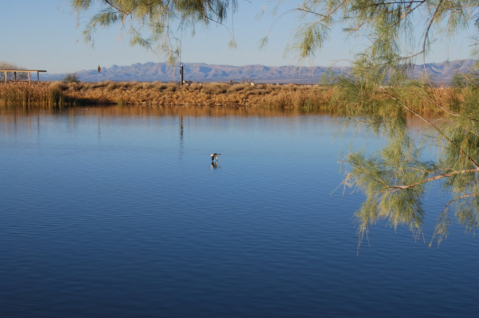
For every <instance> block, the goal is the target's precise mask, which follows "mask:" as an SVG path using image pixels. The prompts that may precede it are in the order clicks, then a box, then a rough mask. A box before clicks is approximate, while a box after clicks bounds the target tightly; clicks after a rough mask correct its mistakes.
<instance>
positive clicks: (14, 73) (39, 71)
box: [0, 70, 47, 83]
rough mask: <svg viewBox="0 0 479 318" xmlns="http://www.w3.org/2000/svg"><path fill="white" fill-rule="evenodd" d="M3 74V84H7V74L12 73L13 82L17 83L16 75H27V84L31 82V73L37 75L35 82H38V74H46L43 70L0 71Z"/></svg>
mask: <svg viewBox="0 0 479 318" xmlns="http://www.w3.org/2000/svg"><path fill="white" fill-rule="evenodd" d="M0 72H3V73H4V74H5V83H7V75H8V73H13V80H14V81H17V73H28V83H30V82H31V79H32V73H37V82H38V83H39V82H40V73H46V72H47V71H45V70H0Z"/></svg>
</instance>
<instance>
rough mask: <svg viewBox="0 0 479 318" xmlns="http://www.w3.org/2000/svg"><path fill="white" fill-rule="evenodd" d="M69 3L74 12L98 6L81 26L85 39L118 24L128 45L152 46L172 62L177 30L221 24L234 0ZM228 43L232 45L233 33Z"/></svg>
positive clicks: (90, 0) (91, 39)
mask: <svg viewBox="0 0 479 318" xmlns="http://www.w3.org/2000/svg"><path fill="white" fill-rule="evenodd" d="M70 4H71V6H72V8H73V9H74V10H75V11H76V12H77V14H78V15H80V14H81V13H84V12H87V11H89V10H91V9H94V8H95V6H96V5H98V6H100V8H101V9H100V10H99V12H98V13H96V14H95V15H94V16H93V17H92V18H91V19H90V22H89V23H88V25H87V27H86V29H85V30H84V38H85V41H86V42H91V43H92V44H93V43H94V32H95V30H96V29H97V28H98V27H110V26H113V25H116V24H120V26H121V29H122V32H123V34H125V35H127V36H129V41H130V44H131V45H139V46H142V47H145V48H148V49H153V50H155V52H158V53H160V54H164V55H166V56H167V57H168V60H169V61H170V62H173V61H174V60H175V59H176V58H177V57H178V56H179V54H180V43H179V38H178V35H177V34H178V31H179V30H189V31H191V32H192V34H194V32H195V27H196V26H198V25H202V26H207V25H209V24H210V23H216V24H220V25H222V24H223V21H224V20H225V19H226V18H227V16H228V14H229V12H234V11H235V9H236V7H237V0H98V1H94V0H70ZM229 10H231V11H229ZM173 25H178V29H173ZM145 33H146V34H147V35H148V36H145V35H144V34H145ZM229 45H230V46H232V47H235V46H236V42H234V37H233V40H231V41H230V43H229Z"/></svg>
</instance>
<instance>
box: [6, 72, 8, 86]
mask: <svg viewBox="0 0 479 318" xmlns="http://www.w3.org/2000/svg"><path fill="white" fill-rule="evenodd" d="M7 74H8V73H7V71H5V84H7Z"/></svg>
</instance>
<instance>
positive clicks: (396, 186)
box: [0, 106, 479, 242]
mask: <svg viewBox="0 0 479 318" xmlns="http://www.w3.org/2000/svg"><path fill="white" fill-rule="evenodd" d="M314 115H324V112H323V113H321V112H317V113H316V114H315V113H308V116H314ZM328 115H329V116H331V114H328ZM0 116H1V121H2V122H3V123H4V125H2V126H3V132H4V133H5V134H8V133H9V130H10V129H12V128H13V129H14V130H16V129H17V125H18V123H22V124H23V123H26V124H27V125H28V127H29V129H31V127H32V126H36V130H37V134H38V135H39V134H40V131H41V120H40V119H41V117H42V116H52V117H58V118H63V117H66V118H69V119H70V121H71V122H70V124H71V126H72V127H73V129H76V128H75V127H76V125H77V121H78V119H79V118H85V117H86V118H88V117H96V118H97V120H96V124H97V136H98V140H99V141H100V140H101V138H102V125H103V124H104V123H103V118H105V117H108V118H124V119H130V118H136V119H140V120H144V121H145V122H147V121H149V120H150V119H151V118H155V117H159V118H165V117H166V118H168V117H171V118H175V119H176V118H177V119H178V122H177V123H178V126H179V128H178V129H179V139H178V142H179V147H178V156H179V158H184V156H185V153H184V151H185V150H184V149H185V143H186V140H185V125H188V124H189V123H190V122H189V121H188V119H189V118H199V119H201V118H287V121H288V122H293V121H295V120H296V121H298V122H299V121H300V120H302V116H304V114H303V113H302V112H301V111H300V110H290V109H288V110H283V109H268V108H257V107H256V108H224V107H195V106H182V107H178V106H175V107H168V106H160V107H152V108H146V107H115V106H111V107H94V108H91V107H89V108H81V107H80V108H66V109H38V108H27V107H18V108H5V107H3V108H0ZM338 117H340V116H338ZM440 120H441V117H428V118H427V120H426V121H425V120H421V119H419V118H417V117H414V116H410V115H408V114H407V113H405V112H400V111H397V112H391V113H389V114H387V115H383V116H375V117H374V116H371V117H347V120H346V121H345V122H344V123H345V125H347V126H348V127H350V128H351V127H354V128H355V129H359V130H361V129H363V130H367V131H370V132H375V133H376V134H377V135H380V136H381V138H384V139H385V140H387V143H386V144H385V146H384V147H382V148H381V149H379V150H377V151H375V152H374V153H372V154H371V153H369V154H367V153H366V152H365V151H354V150H352V151H351V152H350V153H349V154H348V156H347V159H346V160H345V161H344V163H345V167H344V168H345V170H346V176H345V179H344V182H343V183H344V185H345V186H347V187H351V188H353V189H356V190H359V191H361V192H362V193H363V194H364V195H365V201H364V202H363V204H362V205H361V207H360V209H359V210H358V211H357V212H356V213H355V218H356V221H357V223H358V231H359V235H360V238H361V239H362V238H363V237H364V236H365V235H367V234H368V231H369V229H370V227H371V226H372V225H374V224H376V223H378V222H380V221H382V220H385V221H387V222H388V223H389V224H390V225H391V226H392V227H393V228H397V227H398V226H401V225H403V226H406V227H407V228H409V229H410V231H411V232H412V233H413V234H414V236H415V237H416V238H419V237H420V236H421V235H422V231H423V226H424V222H425V217H426V216H425V214H426V212H425V210H424V208H423V203H422V201H423V199H424V197H425V196H426V195H427V194H428V193H429V192H428V190H430V189H429V188H430V187H431V185H430V184H431V183H433V182H436V181H439V182H441V183H440V184H441V187H442V189H443V191H444V195H450V196H451V198H450V201H448V202H447V203H446V204H445V206H444V208H443V209H442V211H439V217H438V222H437V225H436V229H435V230H434V234H433V235H434V236H436V237H437V238H438V241H439V242H440V241H441V240H442V239H444V238H446V237H447V235H448V228H449V225H450V224H451V223H453V222H454V221H455V222H458V223H460V224H462V225H463V226H464V227H465V228H466V230H467V231H470V232H475V231H476V229H477V228H479V212H478V211H479V200H478V193H479V182H478V180H477V178H478V174H479V173H478V172H479V170H478V169H479V168H478V167H476V166H475V163H477V162H475V159H474V158H478V157H479V152H478V145H479V137H478V135H477V133H476V132H477V131H479V128H478V127H477V121H475V120H463V121H446V122H443V124H442V126H441V123H438V122H439V121H440ZM428 121H429V122H434V123H436V125H437V126H438V127H440V129H441V132H443V133H445V134H447V136H450V137H449V140H452V141H453V142H450V141H449V140H448V139H447V138H446V139H444V138H442V139H441V138H439V137H438V132H437V131H434V130H431V129H430V127H431V126H430V125H429V124H428ZM220 128H221V127H220ZM337 132H338V134H337V137H341V133H344V130H341V129H338V131H337ZM458 145H460V146H458ZM466 152H467V154H466ZM435 154H437V156H434V155H435ZM210 168H211V169H212V170H214V169H218V168H220V166H219V165H218V158H217V157H216V158H215V157H212V162H211V164H210ZM331 187H332V188H334V187H335V186H333V185H332V186H331Z"/></svg>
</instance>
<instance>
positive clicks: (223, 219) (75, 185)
mask: <svg viewBox="0 0 479 318" xmlns="http://www.w3.org/2000/svg"><path fill="white" fill-rule="evenodd" d="M348 120H349V119H348V118H341V117H333V116H329V115H324V114H314V113H310V114H301V113H297V112H292V111H290V112H286V111H274V110H267V109H256V110H245V109H238V110H235V109H221V108H194V107H183V108H176V109H175V108H151V109H150V108H142V107H116V106H115V107H95V108H88V107H84V108H68V109H64V110H58V111H49V110H25V109H23V108H18V109H13V110H12V109H5V108H0V163H1V164H0V180H1V183H0V202H1V204H0V257H1V261H0V282H1V283H0V316H1V317H323V316H324V317H406V316H407V317H477V314H478V311H479V302H478V300H479V292H478V288H477V287H478V286H479V272H478V264H479V253H478V251H479V241H478V240H477V238H475V237H474V236H473V235H470V234H465V233H464V228H463V227H461V226H458V225H453V226H452V227H451V228H450V233H449V236H448V239H447V240H445V241H444V242H442V243H441V245H440V246H439V247H437V244H434V245H433V247H428V244H429V242H430V241H431V235H432V233H433V231H434V226H435V224H436V220H437V217H438V215H439V213H440V212H441V210H442V209H443V207H444V204H445V203H446V202H447V201H448V195H447V194H444V193H440V192H439V190H438V186H435V187H433V188H432V189H431V191H430V192H428V194H427V196H426V199H425V201H424V208H425V210H426V222H425V226H424V238H423V237H421V238H420V239H419V240H415V238H414V236H413V235H412V234H411V232H410V231H409V230H408V229H407V228H405V227H399V228H398V229H397V230H396V231H395V230H394V229H392V228H390V227H387V226H386V224H385V223H381V222H379V223H378V224H377V225H375V226H374V227H372V228H371V230H370V232H369V237H368V240H367V241H366V240H365V241H363V242H362V244H361V246H360V247H359V248H358V234H357V225H356V224H355V221H354V218H353V216H354V212H355V211H356V210H358V208H359V207H360V205H361V203H362V202H363V200H364V197H363V195H362V194H361V193H357V192H353V191H352V190H351V189H346V191H343V187H342V186H341V182H342V181H343V179H344V171H341V165H340V163H339V162H340V161H341V160H342V159H343V158H344V156H345V154H347V153H348V151H349V150H350V149H351V148H353V149H361V148H364V149H365V151H373V150H374V149H376V148H377V147H379V146H380V145H382V144H384V140H382V139H381V138H380V137H376V136H374V135H373V134H371V133H369V132H368V131H367V130H360V131H358V130H356V129H354V128H355V127H354V124H353V125H349V126H347V127H345V126H344V123H345V122H346V121H348ZM411 129H412V130H414V131H416V133H417V134H421V133H422V130H421V127H420V125H417V126H414V125H413V126H412V127H411ZM213 152H217V153H221V154H222V155H221V156H219V161H218V164H217V165H214V164H213V165H212V164H211V159H210V156H209V155H210V154H211V153H213ZM346 169H347V167H346Z"/></svg>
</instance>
